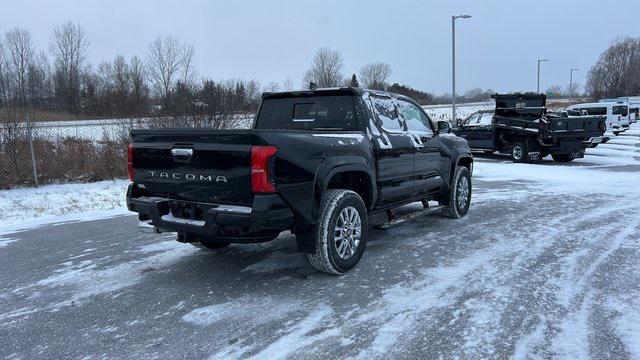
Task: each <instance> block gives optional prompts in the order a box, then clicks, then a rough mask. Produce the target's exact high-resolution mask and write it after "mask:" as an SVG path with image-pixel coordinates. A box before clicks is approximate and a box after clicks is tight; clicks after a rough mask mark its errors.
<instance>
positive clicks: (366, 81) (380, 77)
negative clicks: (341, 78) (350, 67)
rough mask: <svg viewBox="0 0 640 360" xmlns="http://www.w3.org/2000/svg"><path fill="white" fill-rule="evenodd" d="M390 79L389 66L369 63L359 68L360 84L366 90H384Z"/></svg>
mask: <svg viewBox="0 0 640 360" xmlns="http://www.w3.org/2000/svg"><path fill="white" fill-rule="evenodd" d="M390 77H391V66H390V65H389V64H385V63H380V62H379V63H371V64H367V65H365V66H363V67H362V68H360V82H361V83H362V84H363V85H364V87H365V88H368V89H376V90H384V89H385V88H386V87H387V85H388V83H387V82H388V80H389V78H390Z"/></svg>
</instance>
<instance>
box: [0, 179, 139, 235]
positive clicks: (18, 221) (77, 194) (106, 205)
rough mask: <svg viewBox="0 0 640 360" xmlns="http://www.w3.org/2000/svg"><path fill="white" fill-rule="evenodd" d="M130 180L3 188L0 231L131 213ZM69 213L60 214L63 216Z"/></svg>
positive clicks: (0, 207)
mask: <svg viewBox="0 0 640 360" xmlns="http://www.w3.org/2000/svg"><path fill="white" fill-rule="evenodd" d="M128 184H129V181H127V180H112V181H100V182H96V183H89V184H61V185H46V186H42V187H39V188H24V189H12V190H2V191H0V224H1V225H0V231H2V230H8V228H10V227H16V226H18V225H20V226H27V227H28V226H29V225H35V224H38V223H46V222H53V221H65V220H73V217H68V215H71V214H78V215H79V216H80V218H81V219H83V220H84V219H87V218H92V217H96V216H97V217H103V216H113V215H118V214H126V213H128V211H127V209H126V202H125V194H126V191H127V185H128ZM63 215H64V216H66V217H64V218H63V217H61V216H63Z"/></svg>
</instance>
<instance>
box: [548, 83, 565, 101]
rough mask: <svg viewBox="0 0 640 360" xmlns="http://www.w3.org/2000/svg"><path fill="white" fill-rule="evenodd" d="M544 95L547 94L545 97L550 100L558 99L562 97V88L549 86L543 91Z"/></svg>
mask: <svg viewBox="0 0 640 360" xmlns="http://www.w3.org/2000/svg"><path fill="white" fill-rule="evenodd" d="M545 94H547V96H548V97H550V98H559V97H561V96H562V95H563V92H562V86H560V85H551V86H549V88H548V89H547V91H545Z"/></svg>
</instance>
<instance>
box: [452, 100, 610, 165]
mask: <svg viewBox="0 0 640 360" xmlns="http://www.w3.org/2000/svg"><path fill="white" fill-rule="evenodd" d="M492 97H493V98H494V99H495V100H496V107H495V110H486V111H478V112H475V113H473V114H471V115H470V116H469V117H467V118H466V119H465V120H464V121H458V123H457V126H456V128H454V129H453V132H454V133H455V134H456V135H458V136H460V137H462V138H465V139H467V141H468V142H469V146H470V147H471V148H472V149H474V150H483V151H484V152H485V153H493V152H496V151H497V152H502V153H508V154H510V155H511V158H512V160H513V161H514V162H528V161H537V160H541V159H542V158H544V157H545V156H547V155H551V156H552V157H553V160H555V161H557V162H569V161H572V160H573V159H575V158H579V157H584V151H585V149H586V148H590V147H595V146H596V145H597V144H599V143H601V142H604V141H606V139H605V137H603V134H604V132H605V129H606V117H603V116H557V115H555V114H552V113H547V111H546V106H545V105H546V96H545V95H544V94H531V93H526V94H520V93H516V94H495V95H493V96H492Z"/></svg>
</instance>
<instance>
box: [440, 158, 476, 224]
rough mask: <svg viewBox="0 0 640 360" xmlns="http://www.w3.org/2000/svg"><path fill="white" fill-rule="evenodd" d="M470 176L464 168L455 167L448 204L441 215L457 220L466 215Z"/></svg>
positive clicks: (469, 195) (469, 202) (468, 204)
mask: <svg viewBox="0 0 640 360" xmlns="http://www.w3.org/2000/svg"><path fill="white" fill-rule="evenodd" d="M471 190H472V187H471V174H470V173H469V169H467V168H466V167H464V166H458V167H456V171H455V173H454V175H453V182H452V187H451V191H450V192H449V199H448V201H449V203H448V205H447V206H446V207H444V208H443V209H442V213H443V214H444V215H446V216H448V217H450V218H452V219H459V218H461V217H463V216H465V215H466V214H467V212H468V211H469V206H470V205H471Z"/></svg>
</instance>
